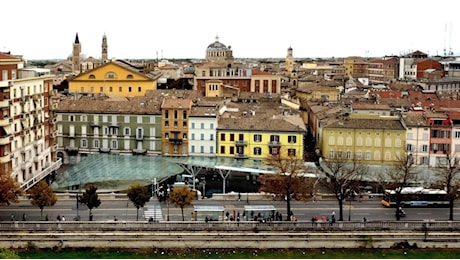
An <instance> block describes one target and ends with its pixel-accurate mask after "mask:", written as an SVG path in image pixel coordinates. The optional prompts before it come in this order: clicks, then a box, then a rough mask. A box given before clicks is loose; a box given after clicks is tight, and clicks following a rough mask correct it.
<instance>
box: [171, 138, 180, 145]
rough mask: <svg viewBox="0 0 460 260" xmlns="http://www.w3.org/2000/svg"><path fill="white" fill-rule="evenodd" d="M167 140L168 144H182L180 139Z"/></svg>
mask: <svg viewBox="0 0 460 260" xmlns="http://www.w3.org/2000/svg"><path fill="white" fill-rule="evenodd" d="M168 140H169V143H170V144H182V139H180V138H169V139H168Z"/></svg>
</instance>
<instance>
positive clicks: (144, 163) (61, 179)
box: [51, 154, 274, 192]
mask: <svg viewBox="0 0 460 260" xmlns="http://www.w3.org/2000/svg"><path fill="white" fill-rule="evenodd" d="M180 164H185V165H188V166H194V167H203V168H214V169H221V170H232V171H242V172H250V173H253V174H258V173H273V172H274V171H273V170H272V168H271V167H270V166H268V165H266V164H264V163H263V162H262V161H260V160H251V159H246V160H238V159H234V158H221V157H193V156H188V157H163V156H136V155H114V154H92V155H89V156H88V157H85V158H83V159H82V160H81V161H80V162H79V163H77V164H75V165H73V166H71V167H69V168H68V169H66V170H63V171H60V173H59V174H58V175H57V177H56V180H55V182H53V183H52V185H51V187H52V188H53V189H54V190H55V191H61V192H62V191H69V190H77V189H78V186H79V185H82V186H84V185H85V184H87V183H93V184H95V185H96V186H97V187H98V191H100V192H115V191H124V190H127V189H128V188H129V187H130V186H131V185H133V184H141V185H149V184H152V183H153V180H154V179H155V178H156V179H157V181H158V183H159V182H161V180H163V179H166V178H167V177H169V176H174V175H177V174H180V173H182V172H183V171H184V169H183V168H182V167H180V166H179V165H180Z"/></svg>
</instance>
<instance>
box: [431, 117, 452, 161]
mask: <svg viewBox="0 0 460 260" xmlns="http://www.w3.org/2000/svg"><path fill="white" fill-rule="evenodd" d="M425 116H426V120H427V122H428V124H430V150H429V152H430V154H429V165H430V166H432V167H438V166H440V165H443V162H444V160H445V158H446V154H447V153H450V152H451V149H452V121H451V120H450V118H449V116H448V115H447V114H446V113H444V112H434V111H431V110H427V111H425Z"/></svg>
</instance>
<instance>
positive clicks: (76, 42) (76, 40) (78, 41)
mask: <svg viewBox="0 0 460 260" xmlns="http://www.w3.org/2000/svg"><path fill="white" fill-rule="evenodd" d="M74 43H75V44H80V40H79V39H78V33H77V35H75V42H74Z"/></svg>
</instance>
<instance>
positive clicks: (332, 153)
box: [328, 150, 334, 158]
mask: <svg viewBox="0 0 460 260" xmlns="http://www.w3.org/2000/svg"><path fill="white" fill-rule="evenodd" d="M328 157H329V158H334V151H332V150H330V151H329V153H328Z"/></svg>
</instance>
